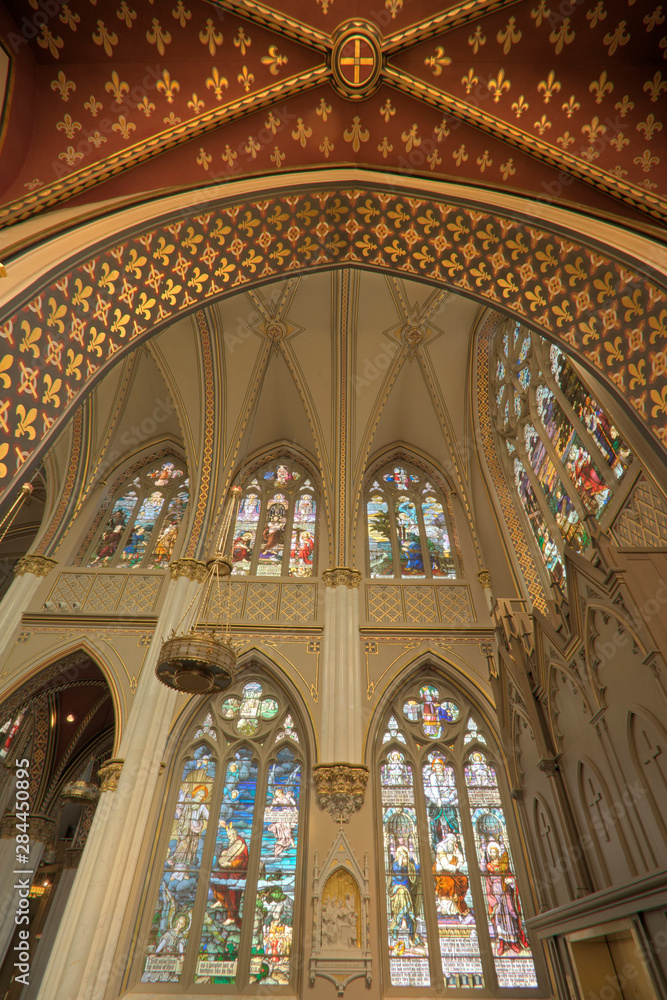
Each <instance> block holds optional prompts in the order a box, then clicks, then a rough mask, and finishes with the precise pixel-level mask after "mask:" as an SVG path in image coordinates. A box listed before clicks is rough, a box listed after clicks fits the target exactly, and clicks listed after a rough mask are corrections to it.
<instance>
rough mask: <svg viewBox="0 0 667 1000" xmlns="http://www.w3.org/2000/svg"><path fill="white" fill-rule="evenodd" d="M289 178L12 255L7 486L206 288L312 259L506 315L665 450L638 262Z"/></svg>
mask: <svg viewBox="0 0 667 1000" xmlns="http://www.w3.org/2000/svg"><path fill="white" fill-rule="evenodd" d="M354 178H355V181H357V182H358V180H359V177H358V175H356V174H355V175H354ZM306 179H307V178H306ZM318 179H319V178H318ZM289 183H290V181H289V179H288V180H287V184H289ZM291 183H292V184H294V185H295V187H294V188H293V189H290V188H289V187H288V186H287V187H286V186H285V185H284V186H282V187H281V189H280V191H278V192H276V190H275V189H271V188H267V190H266V192H261V194H260V195H256V194H255V195H253V196H252V197H247V195H246V194H245V191H244V188H243V186H240V187H241V191H242V193H241V194H240V195H239V194H238V193H237V194H236V195H231V196H229V195H228V196H227V197H226V198H220V199H216V197H215V195H213V194H210V195H209V197H208V198H207V200H206V201H205V202H203V201H202V198H201V196H200V197H196V196H194V195H192V194H190V195H189V196H188V197H187V198H184V199H183V206H182V207H180V209H177V210H174V208H173V205H174V200H173V199H172V200H171V202H169V203H168V204H169V205H170V207H171V211H168V212H167V214H162V215H160V214H159V209H156V210H154V211H153V213H152V215H151V216H150V218H149V219H148V220H147V221H146V222H144V223H143V224H139V225H137V223H136V221H135V224H134V226H133V227H132V228H129V227H128V228H125V229H122V230H121V229H120V227H119V228H118V229H117V231H116V232H112V234H111V236H109V237H105V238H104V240H100V241H97V242H96V243H95V244H93V245H91V246H89V247H87V248H86V249H85V250H84V251H81V250H78V251H77V253H76V255H72V256H70V257H68V258H64V259H63V260H62V263H60V264H59V265H58V266H57V267H55V268H53V267H50V266H49V267H48V268H44V269H43V270H42V272H41V273H40V274H39V276H38V277H36V278H35V268H34V264H33V270H32V273H30V271H29V269H28V268H27V267H26V265H25V264H22V263H21V262H20V259H19V261H17V263H16V268H17V273H18V283H19V284H20V283H22V284H23V290H22V291H20V292H18V293H16V294H15V296H14V297H13V298H10V299H8V300H7V301H6V302H5V304H4V306H3V307H2V309H0V324H1V325H0V335H1V336H2V338H3V341H4V346H5V352H4V354H3V356H2V357H1V358H0V382H2V385H3V388H4V392H5V395H4V399H3V400H2V402H0V419H1V421H2V429H3V432H4V434H5V435H6V441H5V442H4V443H3V444H0V484H2V485H3V486H4V487H5V489H6V490H8V489H10V488H11V486H12V485H13V484H14V483H15V482H18V481H20V480H21V479H22V478H23V477H24V476H25V475H26V474H27V472H28V470H29V469H30V468H31V466H32V465H33V464H34V462H35V461H36V460H37V457H38V456H39V454H40V453H41V451H42V450H44V449H45V448H46V445H47V443H48V442H49V440H50V438H51V437H52V436H53V435H55V433H57V431H58V430H59V429H60V428H61V426H62V424H63V422H64V421H65V420H66V419H67V418H68V416H69V415H71V411H72V410H73V409H74V408H75V407H76V406H77V404H78V403H79V402H80V401H81V399H82V398H83V395H84V394H85V393H86V392H88V391H90V389H91V388H92V387H93V386H94V384H95V383H96V382H97V381H98V380H99V379H100V378H101V377H102V376H103V375H104V373H105V372H106V371H107V370H108V369H109V367H110V366H111V365H112V364H113V363H114V362H115V360H117V359H119V358H120V357H121V356H122V355H123V354H124V353H126V352H127V351H129V350H131V349H132V348H133V347H135V346H136V345H138V344H139V343H140V342H141V341H142V340H144V339H146V338H148V337H149V336H151V335H152V334H153V333H156V332H158V331H159V330H161V329H163V328H164V327H165V326H167V325H168V324H170V323H172V322H173V321H174V320H175V319H176V318H177V317H178V316H180V315H184V314H185V313H188V312H192V311H194V310H196V309H197V308H201V307H202V306H203V305H205V304H206V303H208V302H212V301H214V300H215V299H217V298H221V297H223V296H225V295H228V294H232V293H233V292H235V291H237V290H239V289H245V288H249V287H252V286H253V285H259V284H263V283H267V282H269V281H273V280H276V278H279V277H281V276H282V275H285V274H299V273H305V272H306V271H311V270H313V269H314V268H315V269H319V270H324V269H330V268H333V267H350V266H359V267H364V268H368V269H372V270H378V271H382V272H385V273H392V272H393V273H398V274H401V275H409V276H412V277H415V278H418V279H421V280H423V281H425V282H428V283H432V284H438V285H440V286H442V287H446V288H450V289H451V290H453V291H455V292H459V293H462V294H465V295H467V296H470V297H472V298H475V299H477V300H478V301H480V302H482V303H484V304H487V305H490V306H493V308H495V309H500V310H502V311H503V312H506V313H508V314H510V315H514V316H516V317H517V318H520V319H521V320H522V322H524V323H526V324H527V325H529V326H530V327H531V328H532V329H534V330H535V331H536V332H538V333H540V334H542V335H545V336H547V337H548V338H549V339H551V340H553V341H554V342H557V343H558V344H559V345H561V346H562V347H563V349H564V350H565V351H566V352H567V353H568V354H570V355H572V356H573V357H575V358H576V359H577V360H578V361H580V362H581V363H582V364H583V365H584V366H585V367H587V368H588V369H589V370H591V371H593V372H595V373H596V374H597V375H598V376H601V377H602V378H603V379H604V381H606V382H607V383H608V384H610V385H611V386H612V387H613V388H615V389H616V391H617V392H618V391H620V393H621V394H622V396H623V398H624V400H625V401H626V404H627V406H628V407H629V412H631V413H633V414H634V416H635V419H638V421H639V423H640V426H643V429H644V431H645V432H646V431H647V432H648V434H649V436H650V437H652V438H653V440H654V443H655V442H656V441H657V442H660V443H661V444H662V445H663V446H667V428H666V427H665V423H664V414H665V412H667V347H663V348H662V350H661V346H662V341H663V340H664V339H665V338H666V337H667V288H666V287H665V280H664V276H662V275H660V274H659V273H657V272H656V271H654V270H653V269H652V268H650V267H649V266H648V265H647V264H644V263H642V262H640V261H639V259H638V258H637V257H635V258H631V257H630V256H628V255H627V254H626V253H625V252H623V251H621V250H619V249H611V248H610V247H609V246H606V247H605V245H604V244H603V243H601V242H597V241H595V240H592V239H590V238H589V237H587V236H579V235H576V236H575V235H573V231H572V229H569V228H565V226H564V225H563V224H562V222H560V223H558V224H557V223H555V222H554V223H552V222H550V223H545V222H544V221H542V220H540V222H539V224H538V223H536V222H535V220H534V219H533V218H531V217H530V216H521V215H520V214H519V213H518V212H510V211H508V210H506V211H504V212H500V211H498V210H490V209H489V208H488V207H487V206H485V205H484V204H483V202H482V201H481V200H480V202H478V203H476V204H470V203H465V202H464V201H462V200H461V199H460V198H458V197H456V198H454V197H450V196H447V195H446V194H439V193H436V194H433V195H432V194H425V193H424V190H422V191H421V192H417V191H415V190H414V189H405V186H404V182H401V183H396V184H395V185H394V186H393V187H392V189H391V190H389V189H387V188H386V187H385V186H382V185H380V184H377V183H374V182H372V181H370V182H368V183H367V184H366V185H365V186H364V185H359V184H358V183H356V184H355V185H354V187H352V186H350V185H349V184H348V183H346V180H345V178H344V175H342V176H341V179H340V180H339V181H338V182H337V183H336V182H334V183H324V184H318V186H317V188H315V189H310V188H308V187H306V184H305V183H304V175H303V174H301V175H299V176H298V178H297V179H295V180H293V181H292V182H291ZM227 191H229V189H227ZM207 194H208V193H207ZM128 215H129V217H132V213H128ZM122 218H123V219H124V218H125V216H123V217H122ZM134 218H135V219H136V215H135V216H134ZM121 224H122V220H121ZM109 229H111V227H109ZM93 231H95V232H100V230H99V229H98V228H95V229H94V230H93ZM77 235H78V236H79V238H80V237H81V235H82V233H81V231H79V232H78V234H77ZM57 245H58V241H57V240H55V241H54V244H53V246H54V251H55V252H57ZM42 249H43V248H42ZM28 256H29V255H26V260H27V257H28ZM53 259H56V258H55V257H54V256H52V255H50V260H53ZM167 271H168V273H167ZM19 272H22V273H19ZM623 326H626V327H627V329H625V331H624V329H623Z"/></svg>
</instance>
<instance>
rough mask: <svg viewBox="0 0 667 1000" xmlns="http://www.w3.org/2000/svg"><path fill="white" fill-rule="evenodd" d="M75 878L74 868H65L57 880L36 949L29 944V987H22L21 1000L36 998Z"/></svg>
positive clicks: (32, 944)
mask: <svg viewBox="0 0 667 1000" xmlns="http://www.w3.org/2000/svg"><path fill="white" fill-rule="evenodd" d="M75 876H76V868H65V869H63V872H62V874H61V876H60V879H59V880H58V885H57V887H56V889H55V897H54V899H53V900H52V901H51V905H50V907H49V913H48V916H47V918H46V922H45V923H44V928H43V930H42V936H41V937H40V939H39V943H38V945H37V948H35V942H34V941H32V942H31V960H30V985H29V986H27V987H24V989H23V991H22V992H21V1000H34V998H35V997H36V996H37V991H38V989H39V984H40V983H41V981H42V976H43V975H44V969H45V968H46V963H47V962H48V960H49V954H50V953H51V948H52V947H53V942H54V941H55V938H56V935H57V933H58V928H59V927H60V921H61V920H62V916H63V913H64V911H65V906H66V905H67V900H68V898H69V894H70V891H71V889H72V885H73V883H74V878H75Z"/></svg>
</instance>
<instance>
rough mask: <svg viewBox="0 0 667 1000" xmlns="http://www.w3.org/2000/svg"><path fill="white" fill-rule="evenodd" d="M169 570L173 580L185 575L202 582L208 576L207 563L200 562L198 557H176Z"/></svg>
mask: <svg viewBox="0 0 667 1000" xmlns="http://www.w3.org/2000/svg"><path fill="white" fill-rule="evenodd" d="M169 572H170V573H171V578H172V580H178V579H179V578H180V577H182V576H184V577H186V579H188V580H192V581H196V582H197V583H201V582H202V580H204V579H205V578H206V563H203V562H199V560H198V559H186V558H183V559H175V560H174V562H172V563H170V564H169Z"/></svg>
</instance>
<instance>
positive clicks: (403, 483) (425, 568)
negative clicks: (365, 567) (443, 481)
mask: <svg viewBox="0 0 667 1000" xmlns="http://www.w3.org/2000/svg"><path fill="white" fill-rule="evenodd" d="M445 511H446V503H445V501H444V499H443V497H442V495H441V493H440V491H439V490H438V489H436V487H435V486H434V485H433V484H432V483H431V482H429V479H428V476H426V475H425V474H424V473H423V472H421V471H420V470H419V469H416V468H414V467H413V466H411V465H409V464H408V463H406V462H403V461H400V462H393V463H392V464H390V465H388V466H386V467H385V468H384V469H382V470H381V471H380V472H379V473H377V474H376V475H374V476H373V477H372V478H371V481H370V483H369V485H368V487H367V489H366V526H367V532H366V535H367V539H368V557H369V563H370V575H371V576H372V577H379V578H382V577H405V578H411V579H419V578H422V579H423V578H425V577H433V578H435V579H454V578H455V577H456V575H457V574H456V563H455V561H454V554H453V552H452V533H451V529H450V525H449V520H448V516H447V514H446V513H445Z"/></svg>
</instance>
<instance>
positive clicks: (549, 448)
mask: <svg viewBox="0 0 667 1000" xmlns="http://www.w3.org/2000/svg"><path fill="white" fill-rule="evenodd" d="M533 404H534V400H531V407H530V420H531V423H532V425H533V427H534V428H535V430H536V432H537V434H538V436H539V439H540V441H541V442H542V445H543V446H544V449H545V451H546V453H547V455H548V456H549V458H550V459H551V464H552V465H553V467H554V469H555V470H556V472H557V473H558V478H559V479H560V481H561V484H562V486H563V489H564V490H565V492H566V493H567V495H568V497H569V498H570V500H571V502H572V504H573V506H574V507H575V509H576V511H577V514H578V515H579V520H583V518H585V517H586V510H585V508H584V505H583V503H582V502H581V497H580V496H579V493H578V492H577V488H576V486H575V485H574V483H573V482H572V478H571V476H570V473H569V472H568V470H567V468H566V467H565V466H564V465H563V461H562V459H561V458H559V457H558V452H557V451H556V449H555V447H554V443H553V441H552V440H551V438H550V437H549V435H548V434H547V433H546V431H545V432H544V434H541V433H540V431H539V430H538V427H539V428H543V427H544V425H543V424H542V418H541V417H540V415H539V413H534V412H533ZM536 408H537V407H535V409H536ZM524 426H525V424H522V425H521V429H522V430H523V428H524ZM522 445H523V442H522ZM526 459H527V461H528V462H529V464H530V459H528V456H527V455H526ZM556 530H557V532H558V533H560V529H559V528H557V529H556Z"/></svg>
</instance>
